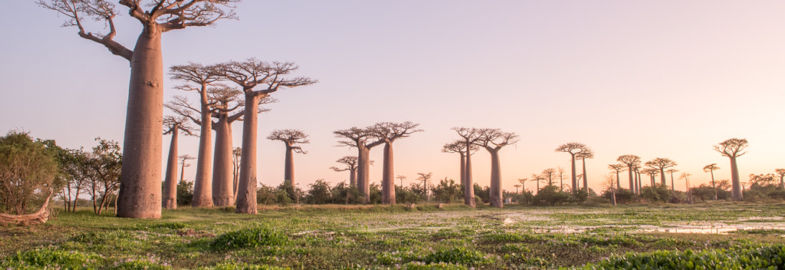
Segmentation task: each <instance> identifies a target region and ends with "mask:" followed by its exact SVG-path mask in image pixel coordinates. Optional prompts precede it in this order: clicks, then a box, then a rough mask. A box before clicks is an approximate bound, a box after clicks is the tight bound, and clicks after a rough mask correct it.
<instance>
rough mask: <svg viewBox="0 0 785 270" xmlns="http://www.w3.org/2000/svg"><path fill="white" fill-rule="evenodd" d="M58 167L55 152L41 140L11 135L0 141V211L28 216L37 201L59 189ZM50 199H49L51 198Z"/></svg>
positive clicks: (17, 133)
mask: <svg viewBox="0 0 785 270" xmlns="http://www.w3.org/2000/svg"><path fill="white" fill-rule="evenodd" d="M57 173H58V167H57V160H56V159H55V152H54V151H53V150H52V149H47V146H46V144H45V143H43V142H42V141H41V140H35V141H34V140H33V139H32V138H31V137H30V135H28V134H27V133H23V132H16V131H11V132H9V133H8V134H7V135H6V136H3V137H0V209H1V210H2V211H3V212H6V213H12V214H16V215H21V214H25V213H26V212H27V210H28V208H29V207H31V206H32V205H33V204H34V203H35V201H37V200H40V199H42V198H47V197H48V196H49V195H50V194H51V193H52V192H53V191H54V190H55V189H59V187H57V186H55V184H56V182H55V176H57ZM47 199H48V198H47Z"/></svg>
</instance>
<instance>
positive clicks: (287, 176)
mask: <svg viewBox="0 0 785 270" xmlns="http://www.w3.org/2000/svg"><path fill="white" fill-rule="evenodd" d="M267 139H269V140H273V141H281V142H283V144H284V146H286V157H285V159H284V170H283V184H284V186H286V187H289V188H292V189H294V153H300V154H305V153H306V152H305V151H304V150H303V148H302V146H300V145H302V144H306V143H310V141H309V140H308V135H306V134H305V132H303V131H302V130H297V129H282V130H275V131H273V132H272V133H271V134H270V136H268V137H267Z"/></svg>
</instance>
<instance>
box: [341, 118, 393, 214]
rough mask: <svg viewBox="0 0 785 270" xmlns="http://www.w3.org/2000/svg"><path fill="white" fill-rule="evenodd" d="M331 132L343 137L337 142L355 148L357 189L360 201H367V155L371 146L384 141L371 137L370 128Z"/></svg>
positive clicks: (353, 128) (369, 192)
mask: <svg viewBox="0 0 785 270" xmlns="http://www.w3.org/2000/svg"><path fill="white" fill-rule="evenodd" d="M333 134H335V135H336V137H339V138H344V139H345V140H342V141H338V143H339V144H341V145H344V146H349V147H354V148H357V189H359V190H360V193H361V194H362V195H363V198H362V201H363V202H364V203H369V202H370V200H371V185H370V178H369V176H370V166H371V160H370V157H369V156H370V152H371V148H374V147H376V146H379V145H381V144H382V143H384V141H383V140H380V139H378V138H375V137H373V134H372V133H371V130H370V128H358V127H352V128H349V129H342V130H336V131H333Z"/></svg>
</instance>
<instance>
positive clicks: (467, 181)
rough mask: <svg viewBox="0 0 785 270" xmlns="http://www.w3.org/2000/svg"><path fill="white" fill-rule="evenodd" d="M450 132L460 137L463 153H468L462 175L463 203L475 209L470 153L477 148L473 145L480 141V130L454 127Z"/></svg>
mask: <svg viewBox="0 0 785 270" xmlns="http://www.w3.org/2000/svg"><path fill="white" fill-rule="evenodd" d="M452 130H453V131H455V133H458V136H459V137H461V139H460V141H461V142H462V143H463V145H464V152H465V153H468V155H466V169H465V172H464V175H463V178H464V181H463V182H464V185H463V203H464V204H466V205H468V206H471V207H475V206H476V205H475V204H476V202H475V201H474V182H473V181H472V156H471V152H472V151H473V150H472V148H473V147H475V148H476V147H478V146H477V145H475V143H476V142H477V140H479V139H480V130H479V129H476V128H465V127H455V128H452Z"/></svg>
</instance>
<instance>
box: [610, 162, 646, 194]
mask: <svg viewBox="0 0 785 270" xmlns="http://www.w3.org/2000/svg"><path fill="white" fill-rule="evenodd" d="M616 161H618V162H621V163H622V164H624V165H626V166H627V171H628V172H629V174H630V191H635V182H634V181H633V179H632V178H633V174H635V166H638V165H639V164H640V163H641V158H640V157H639V156H636V155H621V156H619V158H617V159H616Z"/></svg>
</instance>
